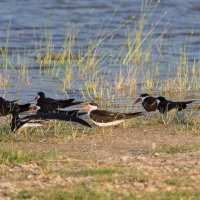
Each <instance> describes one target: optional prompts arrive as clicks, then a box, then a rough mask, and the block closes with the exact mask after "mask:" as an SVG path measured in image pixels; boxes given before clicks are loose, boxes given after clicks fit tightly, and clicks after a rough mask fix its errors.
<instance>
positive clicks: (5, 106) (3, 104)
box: [0, 97, 31, 116]
mask: <svg viewBox="0 0 200 200" xmlns="http://www.w3.org/2000/svg"><path fill="white" fill-rule="evenodd" d="M16 101H18V100H13V101H6V100H5V99H3V98H2V97H0V115H1V116H5V115H8V114H10V112H11V111H17V112H18V113H21V112H25V111H28V110H29V109H30V105H31V104H30V103H27V104H23V105H19V104H17V103H15V102H16Z"/></svg>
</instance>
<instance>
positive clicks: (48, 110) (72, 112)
mask: <svg viewBox="0 0 200 200" xmlns="http://www.w3.org/2000/svg"><path fill="white" fill-rule="evenodd" d="M34 110H36V113H37V114H41V113H60V114H65V115H71V116H77V117H78V116H81V115H85V114H87V112H80V113H79V111H80V110H59V109H55V110H54V109H51V108H41V107H40V106H35V107H33V108H32V111H34Z"/></svg>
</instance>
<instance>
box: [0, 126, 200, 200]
mask: <svg viewBox="0 0 200 200" xmlns="http://www.w3.org/2000/svg"><path fill="white" fill-rule="evenodd" d="M172 133H173V134H172ZM199 144H200V136H199V135H197V134H196V133H194V132H192V131H191V132H189V131H188V132H186V131H185V132H183V131H182V132H181V133H180V134H178V133H175V132H174V128H173V126H167V125H156V126H138V127H134V128H113V129H112V133H109V134H108V133H107V132H106V133H105V134H101V133H98V134H95V135H87V134H84V135H82V136H79V137H76V138H74V137H72V136H71V137H69V138H68V140H67V141H65V142H48V141H47V140H46V141H45V140H42V141H40V142H37V143H36V142H35V143H34V142H16V143H14V142H12V143H6V144H5V148H13V149H21V150H24V151H35V152H40V151H55V149H56V151H57V152H59V153H61V155H62V157H61V158H60V159H59V158H58V159H56V160H55V161H54V160H52V161H51V165H50V167H51V168H52V169H54V170H55V169H59V170H62V169H63V170H67V171H69V172H70V171H71V172H74V171H78V170H81V169H85V168H119V169H127V170H128V169H135V170H137V171H139V172H142V174H143V175H144V176H146V177H147V179H145V180H144V181H140V180H133V181H132V182H131V181H128V182H123V183H120V182H118V181H113V182H109V183H105V184H104V185H102V186H101V187H102V188H103V187H105V188H109V189H110V190H115V189H118V188H120V190H121V191H122V192H130V191H131V192H132V193H136V194H140V193H144V192H156V191H160V190H162V191H177V190H179V191H180V190H188V191H190V190H199V189H200V151H198V148H196V147H198V146H200V145H199ZM162 145H166V146H172V147H184V146H190V147H191V150H188V151H186V152H181V153H177V152H174V153H168V152H164V150H163V152H158V153H155V152H154V153H150V152H151V151H153V150H155V149H156V148H157V147H160V146H162ZM193 147H194V148H193ZM2 171H3V172H4V174H5V172H9V173H8V174H7V175H3V176H2V178H1V183H0V199H1V198H2V199H3V198H5V197H6V198H8V199H9V194H10V193H12V192H13V193H17V192H19V191H20V190H23V189H30V190H32V189H48V188H66V189H70V188H72V186H73V185H74V184H76V183H79V182H84V181H86V179H88V177H66V176H64V177H61V176H59V175H58V176H51V175H49V174H47V173H45V171H44V169H42V168H41V167H39V166H38V165H37V164H36V163H30V164H17V165H12V166H5V165H1V173H2ZM19 174H24V175H25V176H26V178H24V179H23V178H19V177H18V175H19Z"/></svg>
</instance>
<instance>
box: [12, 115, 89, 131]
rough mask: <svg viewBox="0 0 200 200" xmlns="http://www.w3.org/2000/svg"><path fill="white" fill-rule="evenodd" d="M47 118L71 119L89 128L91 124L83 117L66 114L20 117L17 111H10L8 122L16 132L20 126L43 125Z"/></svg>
mask: <svg viewBox="0 0 200 200" xmlns="http://www.w3.org/2000/svg"><path fill="white" fill-rule="evenodd" d="M49 120H60V121H72V122H77V123H79V124H82V125H84V126H88V127H90V128H91V126H90V125H89V124H88V123H87V122H86V121H84V120H83V119H81V118H78V117H75V116H70V115H66V114H60V113H42V114H35V115H28V116H26V117H24V118H20V117H19V114H18V112H16V111H12V112H11V123H10V126H11V131H14V132H16V131H17V130H18V129H19V128H21V127H36V126H45V122H46V121H49Z"/></svg>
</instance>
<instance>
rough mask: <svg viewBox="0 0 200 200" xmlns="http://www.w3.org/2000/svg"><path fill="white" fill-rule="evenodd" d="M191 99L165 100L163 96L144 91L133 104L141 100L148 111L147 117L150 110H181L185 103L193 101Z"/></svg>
mask: <svg viewBox="0 0 200 200" xmlns="http://www.w3.org/2000/svg"><path fill="white" fill-rule="evenodd" d="M195 101H196V100H193V101H176V102H174V101H170V100H167V99H166V98H165V97H162V96H159V97H152V96H151V95H149V94H147V93H145V94H141V95H140V97H139V98H138V99H136V101H135V102H134V104H136V103H138V102H142V106H143V108H144V109H145V110H146V111H147V112H148V113H149V114H148V115H149V117H150V115H151V112H155V111H156V112H160V113H161V114H166V113H169V114H174V113H176V112H177V111H182V110H184V109H185V108H187V105H188V104H190V103H193V102H195Z"/></svg>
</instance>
